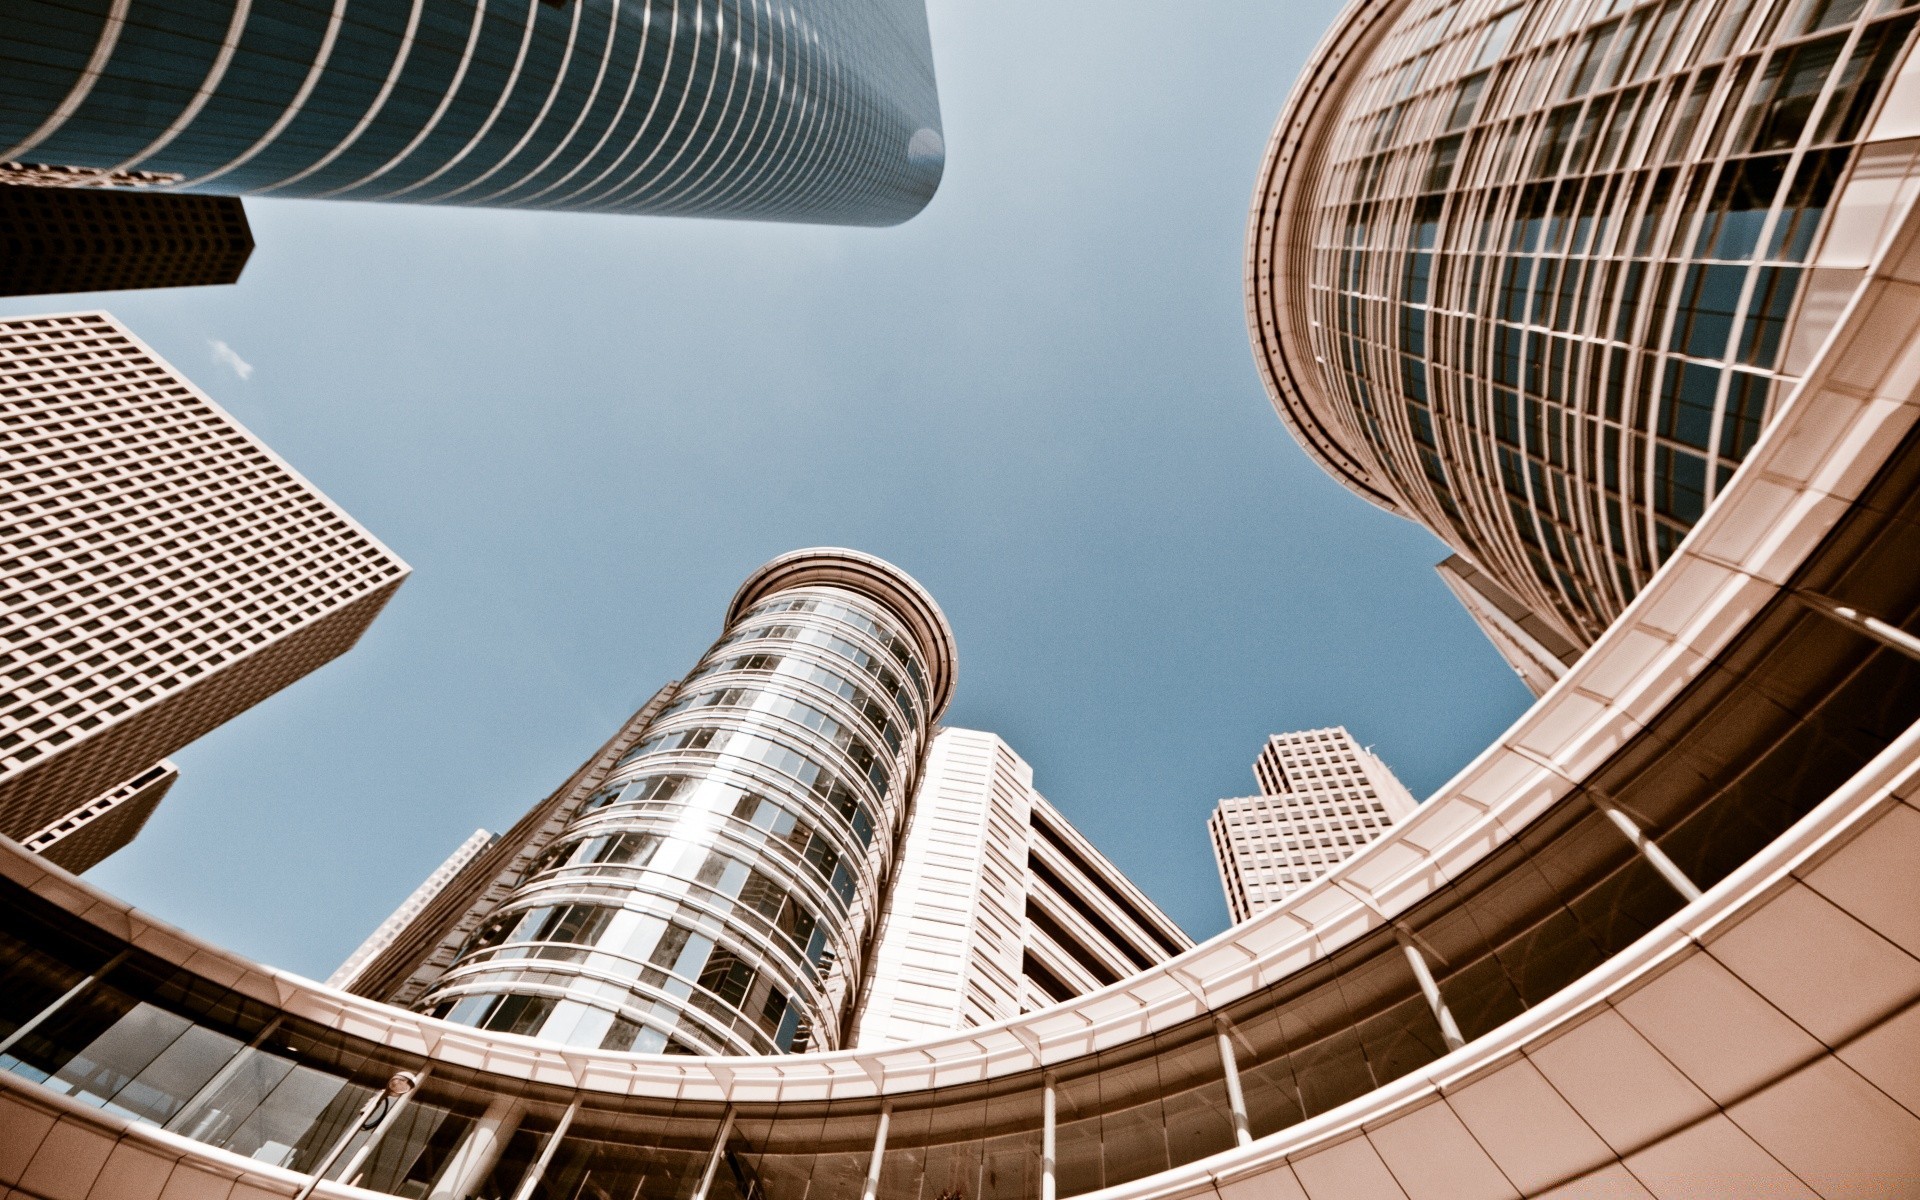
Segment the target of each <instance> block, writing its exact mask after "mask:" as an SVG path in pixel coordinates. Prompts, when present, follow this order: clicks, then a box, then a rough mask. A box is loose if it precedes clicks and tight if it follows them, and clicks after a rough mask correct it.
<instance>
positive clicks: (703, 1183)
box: [687, 1104, 733, 1200]
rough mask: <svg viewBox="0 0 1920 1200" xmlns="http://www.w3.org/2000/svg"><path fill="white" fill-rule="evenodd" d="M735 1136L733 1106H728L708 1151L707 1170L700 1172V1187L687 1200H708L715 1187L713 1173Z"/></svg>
mask: <svg viewBox="0 0 1920 1200" xmlns="http://www.w3.org/2000/svg"><path fill="white" fill-rule="evenodd" d="M732 1136H733V1105H731V1104H729V1105H727V1115H726V1116H725V1117H722V1118H721V1119H720V1132H718V1133H716V1134H714V1135H713V1146H712V1148H710V1149H709V1150H708V1151H707V1168H706V1170H704V1171H702V1172H700V1186H699V1187H697V1188H695V1189H693V1195H691V1196H689V1197H688V1198H687V1200H707V1192H708V1190H709V1189H710V1188H712V1187H713V1173H714V1172H715V1171H717V1170H719V1169H720V1156H721V1155H723V1154H725V1153H726V1152H727V1139H728V1138H730V1137H732Z"/></svg>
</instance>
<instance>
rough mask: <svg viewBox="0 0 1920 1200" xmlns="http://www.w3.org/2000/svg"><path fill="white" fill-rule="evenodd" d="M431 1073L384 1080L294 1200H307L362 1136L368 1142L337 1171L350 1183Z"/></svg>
mask: <svg viewBox="0 0 1920 1200" xmlns="http://www.w3.org/2000/svg"><path fill="white" fill-rule="evenodd" d="M430 1069H431V1068H427V1069H423V1070H421V1071H420V1072H419V1073H418V1074H414V1073H411V1072H407V1071H395V1072H394V1073H393V1075H392V1076H391V1077H389V1078H388V1079H387V1085H386V1087H384V1088H382V1089H381V1090H380V1091H377V1092H375V1093H374V1094H373V1095H371V1096H369V1097H367V1102H366V1103H365V1104H363V1105H361V1106H360V1111H359V1112H358V1113H356V1114H354V1118H353V1123H352V1124H350V1125H348V1126H347V1127H346V1128H345V1129H343V1130H341V1131H340V1137H339V1139H338V1140H337V1141H335V1142H334V1143H333V1148H332V1149H330V1150H328V1151H327V1155H326V1157H325V1158H323V1159H321V1160H320V1163H319V1165H318V1166H316V1167H314V1169H313V1174H311V1175H309V1176H308V1177H307V1182H306V1183H305V1184H303V1185H301V1188H300V1190H299V1191H298V1192H296V1193H294V1200H307V1197H308V1196H311V1195H313V1189H314V1188H316V1187H319V1186H320V1181H321V1180H322V1179H325V1178H326V1177H327V1176H328V1175H329V1174H330V1173H331V1172H332V1171H333V1166H334V1164H335V1163H336V1162H338V1161H339V1159H340V1156H341V1155H342V1154H344V1153H345V1152H346V1149H347V1147H348V1146H351V1145H353V1139H355V1138H356V1137H359V1136H360V1135H361V1134H363V1133H364V1134H366V1135H367V1139H366V1140H365V1141H364V1142H361V1143H360V1148H359V1149H357V1150H355V1151H354V1152H353V1153H352V1154H351V1155H350V1156H348V1158H347V1165H346V1166H345V1167H343V1168H342V1169H341V1171H340V1177H341V1178H342V1179H352V1178H353V1175H354V1172H355V1171H358V1170H359V1169H360V1164H361V1163H364V1162H366V1161H367V1155H369V1154H371V1153H372V1152H373V1148H374V1147H375V1146H377V1145H379V1144H380V1139H381V1138H382V1137H383V1136H385V1134H386V1132H387V1130H388V1129H390V1128H392V1126H393V1120H394V1118H395V1117H397V1116H399V1115H400V1113H401V1112H402V1111H403V1110H405V1108H406V1107H407V1102H408V1101H410V1100H412V1099H413V1097H414V1094H415V1093H416V1092H418V1091H419V1090H420V1085H421V1083H423V1082H425V1080H426V1078H427V1070H430Z"/></svg>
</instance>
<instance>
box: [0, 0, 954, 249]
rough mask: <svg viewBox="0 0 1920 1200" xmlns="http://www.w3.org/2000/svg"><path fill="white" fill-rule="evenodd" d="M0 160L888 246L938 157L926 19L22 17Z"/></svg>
mask: <svg viewBox="0 0 1920 1200" xmlns="http://www.w3.org/2000/svg"><path fill="white" fill-rule="evenodd" d="M6 15H7V20H6V22H5V24H4V27H0V57H4V59H5V61H6V62H7V64H8V69H7V70H6V71H5V72H4V73H0V162H4V161H9V160H23V161H29V162H37V163H53V164H59V165H60V166H63V167H73V168H80V169H84V170H88V171H95V172H112V171H140V172H146V173H149V174H150V175H153V176H157V177H161V178H162V179H164V180H165V181H166V186H171V187H176V188H180V189H183V190H187V191H198V192H211V193H218V194H226V195H234V194H241V193H246V194H261V195H275V196H305V197H334V198H339V199H348V200H393V201H405V202H409V203H441V204H461V205H480V206H497V207H516V208H551V209H571V210H581V211H605V212H647V213H667V214H676V215H682V216H712V217H741V218H756V219H766V220H787V221H814V222H826V223H835V224H855V225H884V224H892V223H894V222H897V221H903V220H905V219H907V218H908V217H910V216H912V215H913V214H914V213H916V212H918V211H920V209H921V208H922V207H924V206H925V205H926V203H927V201H928V200H929V199H930V198H931V197H932V195H933V192H934V189H935V188H936V187H937V186H938V184H939V181H940V174H941V169H942V165H943V163H944V159H945V153H944V151H945V146H944V143H943V141H942V139H941V133H940V111H939V99H938V96H937V93H936V91H935V86H934V69H933V56H932V49H931V46H930V44H929V42H928V35H927V19H926V10H925V7H924V5H923V3H922V0H815V2H813V3H809V4H806V5H803V6H799V7H795V6H792V5H777V4H761V3H756V2H754V0H626V2H625V3H623V2H622V0H570V2H568V3H557V2H555V0H543V2H536V0H525V2H523V3H514V4H499V3H493V4H489V3H487V2H486V0H435V2H433V3H422V2H421V0H413V2H411V3H409V2H408V0H354V3H351V4H349V3H345V2H344V0H340V2H337V3H333V4H331V5H329V4H320V5H313V4H307V3H301V2H300V0H214V2H211V3H204V4H196V5H193V6H191V8H190V11H177V10H176V9H175V8H173V7H169V6H166V5H162V4H156V3H142V2H139V0H136V2H135V3H132V4H131V5H129V4H125V3H122V4H117V5H105V4H102V5H78V6H76V5H72V4H68V3H65V2H63V0H14V2H13V3H11V4H9V5H8V6H7V14H6Z"/></svg>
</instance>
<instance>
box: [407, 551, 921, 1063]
mask: <svg viewBox="0 0 1920 1200" xmlns="http://www.w3.org/2000/svg"><path fill="white" fill-rule="evenodd" d="M820 557H822V556H820V555H818V554H803V555H801V556H799V557H798V559H796V558H795V557H794V556H789V557H788V558H786V559H781V560H776V563H785V564H789V565H791V564H792V563H794V562H796V561H798V562H801V563H804V562H806V561H808V560H809V559H811V558H820ZM825 557H826V559H827V561H831V557H832V556H830V555H829V556H825ZM788 578H789V581H788V582H787V583H785V584H779V585H776V586H775V587H774V588H773V589H772V590H771V591H768V592H765V593H764V594H761V595H758V596H757V597H756V598H755V599H753V600H752V601H751V602H750V603H745V604H740V605H736V609H735V612H734V614H733V615H732V617H731V619H730V620H729V623H728V627H727V630H726V632H725V634H724V635H723V636H722V637H721V638H720V640H719V641H718V642H716V643H715V644H714V646H713V647H712V649H710V650H709V651H708V652H707V654H706V655H705V656H704V657H703V658H702V659H701V662H700V664H699V665H698V666H697V667H696V668H695V669H694V671H693V673H692V674H690V675H689V676H688V677H687V678H686V679H685V680H684V681H683V682H682V683H681V685H680V687H679V690H678V692H677V693H676V694H675V697H674V699H673V701H672V703H671V704H669V705H667V706H666V707H665V708H664V709H662V710H661V711H660V712H659V713H658V714H657V715H656V716H655V717H654V719H653V720H652V722H651V723H649V724H648V725H647V726H646V728H645V730H644V731H643V732H642V733H641V735H640V738H639V740H638V742H637V743H636V744H635V745H633V747H632V748H631V749H629V750H627V751H626V752H625V753H624V754H623V755H621V756H620V758H619V760H618V762H617V763H616V765H615V766H614V768H613V770H612V772H611V773H610V774H609V775H608V776H607V777H606V779H605V780H604V781H603V782H602V784H601V786H599V787H598V788H597V790H595V791H594V792H593V794H592V795H590V796H588V797H587V798H586V799H585V801H584V802H583V803H581V804H580V806H579V807H578V808H577V809H576V810H575V811H574V812H573V814H572V816H571V818H570V819H569V820H568V822H567V824H566V826H565V828H564V829H563V830H561V832H560V833H559V834H558V835H557V836H555V837H554V838H553V839H552V841H551V843H550V844H549V845H548V846H547V847H546V848H545V849H544V850H543V851H542V852H541V854H540V855H539V857H537V858H536V859H534V860H533V862H532V863H531V865H530V866H529V867H528V868H527V869H526V871H525V872H524V874H523V875H522V877H521V878H520V880H519V881H518V883H517V885H516V886H515V887H514V888H513V890H512V892H511V893H510V894H509V895H508V896H507V897H506V898H505V899H504V900H503V901H501V902H500V904H499V905H498V906H497V907H496V908H495V909H494V911H493V912H492V913H491V914H490V916H489V918H488V920H487V922H486V924H485V925H483V926H482V927H481V928H480V929H479V931H478V932H477V933H475V934H474V935H473V936H472V937H471V938H470V939H469V940H468V941H467V943H466V945H465V946H464V947H463V948H462V949H461V951H460V954H459V956H458V957H457V958H456V959H455V960H454V962H453V964H452V965H451V967H450V968H449V969H448V970H447V972H446V973H445V974H444V975H443V976H442V977H441V978H440V979H439V980H438V981H437V982H436V983H435V984H434V985H433V986H432V988H431V989H430V990H429V991H428V993H427V995H426V997H425V998H424V999H423V1000H422V1001H421V1002H420V1004H419V1005H418V1007H420V1008H422V1009H424V1010H426V1011H428V1012H431V1013H432V1014H433V1015H435V1016H439V1017H444V1018H445V1019H447V1020H449V1021H453V1022H455V1023H458V1024H463V1025H476V1026H480V1027H482V1028H486V1029H495V1030H501V1031H505V1032H510V1033H524V1034H530V1035H532V1036H536V1037H540V1038H544V1039H547V1040H551V1041H559V1042H565V1043H568V1044H571V1045H579V1046H591V1047H598V1048H602V1049H611V1050H635V1051H645V1052H666V1053H693V1054H772V1053H782V1052H790V1051H800V1050H807V1049H831V1048H833V1047H835V1046H837V1045H839V1044H840V1041H841V1038H842V1030H843V1023H844V1020H845V1019H846V1016H847V1013H848V1011H849V1009H850V1008H851V1006H852V1004H853V1002H854V999H855V997H856V996H857V993H858V988H859V984H860V979H861V971H862V967H863V962H864V958H865V956H866V952H867V947H868V941H869V938H870V935H871V934H872V932H873V929H874V924H875V921H876V919H877V915H878V913H879V912H880V911H881V909H882V908H883V907H884V895H885V886H886V881H887V878H888V872H889V871H890V869H891V866H892V861H893V856H894V852H895V849H896V846H897V843H898V840H899V838H900V836H901V833H902V831H903V829H904V828H905V822H906V817H907V810H908V802H909V799H910V797H911V795H912V793H913V788H914V785H915V783H916V781H917V778H918V775H919V770H920V765H921V763H922V761H923V759H924V752H925V747H926V743H927V730H928V728H929V726H930V724H931V723H932V721H933V719H934V717H935V716H936V715H937V711H938V705H940V704H944V698H938V699H937V698H936V696H935V694H934V692H933V689H932V684H931V683H930V676H932V675H933V674H934V670H933V667H932V665H931V663H930V662H929V655H938V654H939V653H940V652H941V651H940V650H939V649H938V648H937V647H929V646H928V645H927V644H925V643H923V642H921V641H920V640H918V639H917V637H916V634H915V629H914V626H913V625H912V624H911V623H910V621H909V620H908V619H907V618H906V617H904V616H903V615H902V614H901V613H899V612H897V611H895V610H894V609H893V608H892V607H890V606H889V604H888V603H886V602H885V601H883V600H882V599H879V598H877V597H876V595H875V594H872V593H867V592H862V591H860V590H856V588H855V587H853V586H849V585H847V584H845V583H839V582H825V581H821V580H819V579H818V578H813V580H812V581H810V577H809V576H807V575H806V574H804V573H802V574H797V575H790V576H789V577H788ZM900 578H901V579H902V580H904V578H905V577H904V576H901V577H900ZM904 586H912V585H911V584H910V582H909V583H908V584H906V585H904ZM930 603H931V602H930V601H929V602H928V604H929V607H930ZM948 674H950V671H949V672H948ZM943 686H944V684H943Z"/></svg>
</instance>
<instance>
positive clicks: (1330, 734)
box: [1207, 726, 1419, 922]
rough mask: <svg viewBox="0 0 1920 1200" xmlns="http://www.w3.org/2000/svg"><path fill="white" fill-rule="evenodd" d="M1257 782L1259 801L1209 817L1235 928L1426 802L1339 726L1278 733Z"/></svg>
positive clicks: (1226, 804) (1238, 801)
mask: <svg viewBox="0 0 1920 1200" xmlns="http://www.w3.org/2000/svg"><path fill="white" fill-rule="evenodd" d="M1253 776H1254V778H1255V779H1256V780H1258V781H1259V783H1260V794H1259V795H1257V796H1240V797H1235V798H1232V799H1227V800H1222V801H1221V802H1220V804H1219V806H1218V807H1216V808H1215V809H1214V810H1213V815H1212V816H1211V817H1209V818H1207V835H1208V838H1209V839H1210V840H1211V841H1212V843H1213V857H1214V861H1215V862H1217V863H1218V864H1219V867H1220V886H1221V887H1222V888H1224V889H1225V891H1226V895H1227V911H1228V912H1229V913H1230V914H1232V917H1233V919H1234V921H1235V922H1239V921H1244V920H1246V919H1247V918H1249V917H1251V916H1253V915H1254V914H1255V913H1257V912H1260V911H1262V910H1264V909H1266V908H1269V907H1271V906H1272V905H1275V904H1278V903H1279V902H1280V901H1282V900H1284V899H1286V898H1287V897H1288V896H1291V895H1292V894H1293V893H1295V892H1297V891H1299V890H1300V889H1301V888H1303V887H1306V886H1307V885H1308V884H1310V883H1312V882H1313V881H1314V880H1316V879H1318V878H1320V877H1321V876H1322V875H1325V874H1326V873H1327V872H1329V871H1331V870H1333V869H1334V868H1335V867H1337V866H1339V865H1340V864H1341V863H1342V862H1344V861H1345V860H1346V859H1348V858H1349V857H1351V856H1352V855H1353V854H1355V853H1356V852H1357V851H1359V850H1360V848H1361V847H1363V846H1365V845H1366V844H1367V843H1369V842H1371V841H1373V840H1374V839H1375V838H1377V837H1379V836H1380V835H1381V834H1383V833H1385V832H1386V831H1387V829H1388V827H1389V826H1391V825H1392V824H1393V823H1394V822H1395V821H1397V820H1399V819H1400V818H1402V817H1404V816H1406V815H1408V814H1409V813H1411V812H1413V810H1414V809H1415V808H1416V807H1418V803H1419V802H1418V801H1416V800H1415V799H1414V798H1413V793H1411V792H1409V791H1407V789H1406V786H1405V785H1404V784H1402V783H1401V782H1400V780H1399V778H1398V777H1396V776H1395V775H1394V773H1393V772H1392V770H1390V769H1389V768H1388V767H1387V764H1386V763H1384V762H1381V761H1380V758H1379V756H1378V755H1376V754H1374V753H1373V751H1371V750H1369V749H1367V748H1366V747H1365V746H1362V745H1361V744H1360V743H1359V742H1358V741H1357V740H1355V738H1354V736H1353V735H1352V734H1350V733H1348V732H1347V731H1346V730H1345V729H1344V728H1341V727H1339V726H1335V727H1333V728H1330V729H1306V730H1301V731H1300V732H1298V733H1276V734H1274V735H1273V736H1272V737H1269V738H1268V739H1267V744H1266V745H1265V746H1264V747H1262V748H1261V750H1260V756H1259V757H1258V758H1257V759H1255V760H1254V764H1253Z"/></svg>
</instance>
